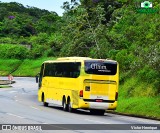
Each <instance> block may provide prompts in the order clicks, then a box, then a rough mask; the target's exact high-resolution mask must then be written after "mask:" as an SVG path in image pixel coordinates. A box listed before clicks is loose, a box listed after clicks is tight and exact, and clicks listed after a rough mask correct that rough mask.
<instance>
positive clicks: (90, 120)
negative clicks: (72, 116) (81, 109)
mask: <svg viewBox="0 0 160 133" xmlns="http://www.w3.org/2000/svg"><path fill="white" fill-rule="evenodd" d="M85 120H86V121H90V122H94V123H101V124H111V123H107V122H103V121H95V120H91V119H85Z"/></svg>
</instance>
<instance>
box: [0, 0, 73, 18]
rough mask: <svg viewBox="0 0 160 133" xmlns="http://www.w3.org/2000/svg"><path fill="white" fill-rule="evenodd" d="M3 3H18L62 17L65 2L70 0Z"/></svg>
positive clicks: (15, 0)
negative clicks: (53, 12)
mask: <svg viewBox="0 0 160 133" xmlns="http://www.w3.org/2000/svg"><path fill="white" fill-rule="evenodd" d="M0 1H1V2H7V3H8V2H18V3H21V4H23V5H24V6H26V5H28V6H31V7H32V6H33V7H37V8H40V9H46V10H48V11H55V12H56V13H57V14H58V15H60V16H62V13H63V12H64V10H63V9H62V8H61V6H62V5H63V2H65V1H70V0H0Z"/></svg>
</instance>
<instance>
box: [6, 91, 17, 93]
mask: <svg viewBox="0 0 160 133" xmlns="http://www.w3.org/2000/svg"><path fill="white" fill-rule="evenodd" d="M15 92H17V91H9V92H8V93H15Z"/></svg>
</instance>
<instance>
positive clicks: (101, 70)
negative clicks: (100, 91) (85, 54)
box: [85, 60, 117, 75]
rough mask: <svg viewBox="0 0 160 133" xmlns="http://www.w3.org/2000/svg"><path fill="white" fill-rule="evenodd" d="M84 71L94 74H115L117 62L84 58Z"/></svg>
mask: <svg viewBox="0 0 160 133" xmlns="http://www.w3.org/2000/svg"><path fill="white" fill-rule="evenodd" d="M85 72H86V73H87V74H96V75H115V74H116V73H117V62H110V61H101V60H97V61H96V60H86V61H85Z"/></svg>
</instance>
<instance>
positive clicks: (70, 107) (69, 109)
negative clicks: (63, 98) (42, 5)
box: [68, 101, 74, 112]
mask: <svg viewBox="0 0 160 133" xmlns="http://www.w3.org/2000/svg"><path fill="white" fill-rule="evenodd" d="M73 110H74V109H73V108H72V106H71V102H70V101H69V102H68V112H73Z"/></svg>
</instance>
